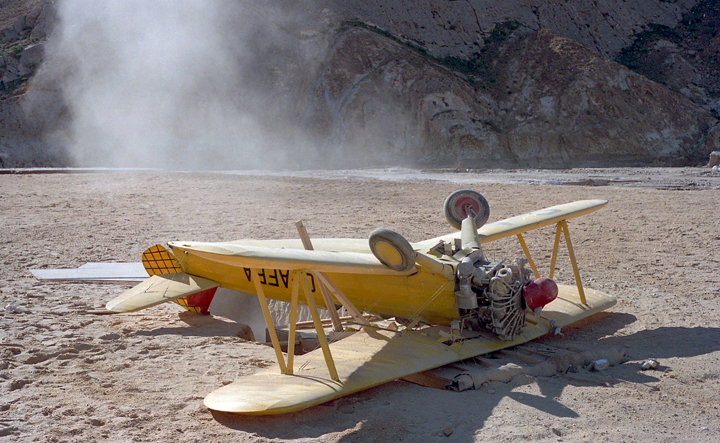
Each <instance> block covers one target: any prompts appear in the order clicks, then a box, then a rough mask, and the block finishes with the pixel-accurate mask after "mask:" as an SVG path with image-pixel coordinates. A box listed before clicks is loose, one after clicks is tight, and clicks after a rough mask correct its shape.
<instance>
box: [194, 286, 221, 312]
mask: <svg viewBox="0 0 720 443" xmlns="http://www.w3.org/2000/svg"><path fill="white" fill-rule="evenodd" d="M215 291H217V286H216V287H214V288H210V289H206V290H204V291H200V292H196V293H194V294H190V295H188V296H187V305H188V307H191V308H198V309H200V313H201V314H202V315H208V314H210V310H209V309H210V303H212V300H213V297H214V296H215Z"/></svg>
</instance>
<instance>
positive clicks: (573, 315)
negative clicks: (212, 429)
mask: <svg viewBox="0 0 720 443" xmlns="http://www.w3.org/2000/svg"><path fill="white" fill-rule="evenodd" d="M585 295H586V298H587V302H588V304H587V305H585V306H583V305H582V304H581V303H580V298H579V295H578V293H577V288H575V287H574V286H565V285H560V293H559V296H558V298H557V299H555V300H554V301H553V302H552V303H550V304H549V305H547V306H546V307H545V308H544V309H543V314H542V317H543V318H542V319H539V321H537V322H536V323H535V324H533V323H530V322H528V324H527V326H526V327H525V328H524V330H523V333H522V334H521V335H520V336H519V337H517V338H516V339H515V340H513V341H502V340H499V339H498V338H496V337H494V336H491V335H490V334H487V335H486V336H483V337H480V338H474V339H469V340H464V341H457V342H455V343H453V344H451V345H447V344H444V343H443V342H442V340H443V339H442V338H441V336H440V335H438V330H440V327H437V326H436V327H432V328H428V329H426V330H423V331H412V332H403V333H399V332H391V331H384V330H373V329H366V330H365V331H362V332H358V333H356V334H354V335H353V336H351V337H349V338H346V339H344V340H341V341H339V342H336V343H333V344H331V345H330V349H331V351H332V355H333V359H334V360H335V366H336V368H337V372H338V375H339V381H334V380H332V379H331V378H330V377H329V375H328V370H327V366H326V364H325V359H324V358H323V355H322V352H320V351H319V350H318V351H313V352H311V353H309V354H306V355H304V356H302V358H298V359H299V360H300V364H302V367H301V368H300V369H295V370H294V375H283V374H280V373H279V371H278V370H277V369H275V370H271V369H268V370H263V371H261V372H258V373H256V374H253V375H251V376H248V377H243V378H241V379H239V380H237V381H235V382H234V383H231V384H229V385H227V386H224V387H222V388H220V389H218V390H216V391H214V392H212V393H210V395H208V396H207V397H206V398H205V405H206V406H207V407H209V408H210V409H214V410H218V411H226V412H235V413H241V414H250V415H270V414H283V413H287V412H293V411H298V410H301V409H304V408H307V407H310V406H313V405H316V404H319V403H323V402H326V401H329V400H332V399H335V398H338V397H342V396H344V395H347V394H351V393H353V392H357V391H361V390H363V389H367V388H370V387H372V386H377V385H379V384H382V383H385V382H388V381H391V380H395V379H398V378H402V377H405V376H407V375H410V374H414V373H417V372H421V371H426V370H428V369H432V368H435V367H438V366H442V365H445V364H448V363H452V362H455V361H459V360H463V359H466V358H470V357H474V356H476V355H481V354H485V353H488V352H492V351H496V350H498V349H502V348H506V347H510V346H514V345H517V344H520V343H524V342H527V341H529V340H533V339H535V338H537V337H540V336H541V335H544V334H547V333H548V332H550V331H551V329H552V327H551V325H550V322H549V321H548V320H552V321H553V322H554V323H555V324H556V325H557V326H561V327H562V326H566V325H568V324H570V323H573V322H575V321H578V320H580V319H582V318H585V317H587V316H589V315H592V314H594V313H596V312H599V311H602V310H604V309H607V308H609V307H610V306H613V305H614V304H615V301H616V300H615V297H612V296H610V295H607V294H604V293H602V292H598V291H594V290H591V289H586V294H585ZM303 360H306V361H303Z"/></svg>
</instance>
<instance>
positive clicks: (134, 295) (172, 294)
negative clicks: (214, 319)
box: [106, 245, 218, 314]
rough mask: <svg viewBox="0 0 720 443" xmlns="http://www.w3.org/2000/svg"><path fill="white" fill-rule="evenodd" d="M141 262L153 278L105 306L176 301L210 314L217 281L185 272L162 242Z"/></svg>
mask: <svg viewBox="0 0 720 443" xmlns="http://www.w3.org/2000/svg"><path fill="white" fill-rule="evenodd" d="M142 264H143V267H144V268H145V271H146V272H147V273H148V275H149V276H150V278H149V279H147V280H145V281H144V282H143V283H141V284H139V285H137V286H135V287H134V288H132V289H130V290H129V291H127V292H125V293H123V294H122V295H120V296H119V297H116V298H115V299H113V300H111V301H110V302H109V303H108V304H107V306H106V307H107V308H108V309H109V310H111V311H115V312H133V311H139V310H140V309H145V308H149V307H151V306H155V305H158V304H160V303H165V302H167V301H174V302H175V303H177V304H179V305H180V306H182V307H183V308H185V309H187V310H188V311H192V312H197V313H199V314H209V311H208V309H209V307H210V303H211V302H212V299H213V297H214V296H215V291H216V290H217V288H218V284H217V283H215V282H213V281H211V280H206V279H202V278H199V277H194V276H191V275H188V274H185V273H184V272H183V268H182V265H181V264H180V262H179V261H178V260H177V258H175V256H174V255H173V254H172V253H171V252H170V251H168V250H167V249H165V247H163V246H162V245H155V246H151V247H149V248H147V249H146V250H145V252H143V254H142Z"/></svg>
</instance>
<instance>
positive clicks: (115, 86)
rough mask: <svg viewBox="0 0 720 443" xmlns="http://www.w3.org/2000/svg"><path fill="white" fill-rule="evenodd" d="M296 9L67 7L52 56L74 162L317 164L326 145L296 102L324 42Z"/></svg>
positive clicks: (204, 0) (227, 4)
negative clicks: (311, 129) (304, 23)
mask: <svg viewBox="0 0 720 443" xmlns="http://www.w3.org/2000/svg"><path fill="white" fill-rule="evenodd" d="M292 5H293V4H292V3H290V2H284V1H281V2H269V1H255V2H240V1H216V0H212V1H208V0H186V1H182V2H175V1H169V0H161V1H153V2H146V1H141V0H111V1H103V2H98V1H95V0H65V1H63V2H60V4H59V18H60V22H59V25H58V27H57V28H56V30H55V32H54V35H53V41H52V42H51V57H52V60H53V65H54V66H56V69H58V70H59V71H61V73H62V74H61V77H62V82H61V83H62V90H63V97H64V100H65V102H66V105H67V107H68V111H69V118H70V122H71V123H70V127H69V129H68V137H69V139H70V140H71V141H70V142H69V145H70V146H69V150H70V155H71V157H72V158H73V159H74V162H75V165H76V166H81V167H144V168H164V169H183V170H204V169H274V168H296V167H304V166H306V165H307V164H309V163H311V162H312V161H313V160H314V159H315V158H316V157H317V156H318V153H317V152H316V149H315V146H316V145H317V142H316V141H314V140H313V137H312V134H310V133H309V132H308V131H306V130H303V128H304V127H306V125H304V124H303V110H302V109H298V107H299V106H298V101H299V100H298V97H302V96H303V94H306V91H307V90H311V89H312V88H309V87H308V78H309V75H308V74H309V73H311V72H312V70H313V67H314V66H315V65H317V64H318V63H319V61H318V60H319V57H320V56H319V55H318V54H320V53H322V50H321V48H322V45H323V41H322V38H319V37H318V38H312V37H313V35H319V34H317V33H316V32H308V31H307V30H305V29H303V27H302V24H301V22H302V20H300V21H299V22H298V18H300V19H302V14H300V13H299V11H298V10H297V9H298V8H299V6H295V7H293V6H292ZM303 14H309V15H311V14H313V11H308V10H305V11H303ZM310 22H311V20H308V21H307V23H310ZM308 35H309V36H310V37H308ZM58 67H59V68H58ZM298 73H303V75H297V74H298ZM300 101H301V100H300Z"/></svg>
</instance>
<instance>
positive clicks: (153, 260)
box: [142, 245, 183, 276]
mask: <svg viewBox="0 0 720 443" xmlns="http://www.w3.org/2000/svg"><path fill="white" fill-rule="evenodd" d="M142 264H143V267H144V268H145V270H146V271H147V273H148V275H150V276H153V275H161V274H175V273H178V272H183V269H182V266H181V265H180V262H179V261H178V260H177V259H176V258H175V256H174V255H173V254H172V253H171V252H170V251H168V250H167V249H165V248H164V247H163V246H162V245H155V246H150V247H149V248H147V249H146V250H145V252H143V254H142Z"/></svg>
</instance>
